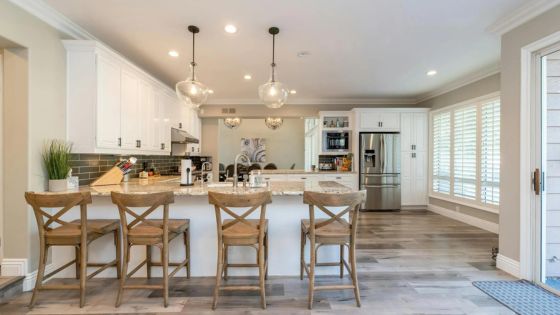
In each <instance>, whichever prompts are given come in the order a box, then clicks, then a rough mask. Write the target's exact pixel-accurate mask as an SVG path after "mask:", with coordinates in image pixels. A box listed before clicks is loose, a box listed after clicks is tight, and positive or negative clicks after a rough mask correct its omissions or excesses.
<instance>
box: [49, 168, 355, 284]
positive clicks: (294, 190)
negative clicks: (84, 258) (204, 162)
mask: <svg viewBox="0 0 560 315" xmlns="http://www.w3.org/2000/svg"><path fill="white" fill-rule="evenodd" d="M264 189H268V188H256V189H251V188H243V187H239V188H237V189H234V188H233V187H232V186H231V183H227V184H226V183H215V184H210V185H208V184H205V185H204V187H202V186H201V185H200V184H195V185H194V186H190V187H182V186H179V181H178V178H177V177H170V176H162V177H155V178H150V179H148V180H140V179H133V180H131V181H130V182H128V183H122V184H120V185H114V186H98V187H80V188H79V189H76V190H73V191H78V190H80V191H90V192H91V194H92V196H93V204H91V205H89V206H88V219H118V218H119V214H118V210H117V207H116V206H115V205H113V204H112V202H111V198H110V197H109V196H110V193H111V191H119V192H128V193H149V192H157V191H169V190H171V191H173V192H174V193H175V203H174V204H172V205H171V206H170V211H169V216H170V218H171V219H190V235H191V259H192V261H191V264H192V271H191V274H192V276H193V277H208V276H215V273H216V257H217V249H216V248H217V232H216V217H215V213H214V212H215V211H214V206H212V205H210V204H209V203H208V196H207V195H208V191H212V190H215V191H220V192H229V193H236V194H242V193H250V192H254V191H259V190H264ZM269 189H270V190H271V192H272V195H273V196H272V203H271V204H269V205H268V206H267V210H266V217H267V219H268V220H269V237H270V254H269V274H270V275H272V276H297V275H299V243H300V226H301V219H308V218H309V207H308V205H306V204H304V203H303V198H302V195H303V192H304V191H305V190H311V191H320V192H328V193H344V192H349V191H351V189H350V188H348V187H346V186H344V185H341V184H339V183H336V182H334V181H313V180H299V181H295V180H294V181H287V182H274V181H273V182H271V185H270V188H269ZM158 211H161V210H158ZM238 212H239V211H238ZM78 215H79V209H77V208H76V209H72V210H71V211H70V212H69V213H67V214H66V215H65V217H64V219H67V220H73V219H77V218H78ZM256 215H257V213H252V214H251V215H250V216H249V218H250V219H257V218H258V217H257V216H256ZM160 216H161V212H157V211H156V212H154V213H152V214H151V215H150V217H153V218H156V217H160ZM315 216H316V217H317V218H325V217H326V215H325V214H324V213H322V212H321V211H319V210H317V211H315ZM308 243H309V242H308ZM184 250H185V249H184V245H183V244H182V241H181V240H179V239H177V240H174V241H172V242H171V244H170V250H169V256H170V259H171V261H181V260H182V259H184ZM339 250H340V249H339V248H338V246H323V247H321V249H320V250H319V259H320V261H338V259H339V258H338V257H339ZM89 255H90V257H91V258H90V260H91V261H110V260H112V259H114V244H113V239H112V238H111V237H104V238H101V239H99V240H96V241H95V242H93V243H92V244H91V246H90V250H89ZM152 255H153V257H159V252H158V249H157V248H153V254H152ZM305 255H306V257H307V259H309V258H308V257H309V248H308V247H307V249H306V254H305ZM73 256H74V249H73V248H69V247H68V248H67V247H54V248H53V256H52V257H53V260H52V266H53V268H56V267H59V266H61V265H63V264H64V263H65V262H67V261H70V260H72V259H73ZM145 257H146V249H145V247H143V246H134V247H133V248H132V249H131V261H130V265H129V266H130V267H129V269H130V268H134V266H136V265H137V264H139V263H140V262H141V261H143V260H144V259H145ZM229 257H230V261H231V262H234V263H239V262H248V263H253V262H254V261H255V259H256V257H255V250H254V249H253V248H250V247H232V248H230V252H229ZM145 268H146V267H145V266H144V267H142V269H141V270H140V271H139V272H138V273H137V274H135V276H137V277H145V276H146V271H145V270H146V269H145ZM317 273H318V274H335V275H336V274H338V267H322V268H318V269H317ZM230 274H231V275H240V276H255V275H257V274H258V270H257V269H255V268H231V270H230ZM152 275H153V276H155V277H158V276H161V268H160V267H153V269H152ZM179 275H180V276H185V270H184V268H183V269H182V270H181V271H180V272H179ZM60 276H62V277H74V276H75V273H74V270H73V269H72V268H68V269H67V270H64V271H63V272H62V273H61V274H60ZM100 276H101V277H115V270H114V268H109V269H108V270H105V271H103V273H102V274H101V275H100Z"/></svg>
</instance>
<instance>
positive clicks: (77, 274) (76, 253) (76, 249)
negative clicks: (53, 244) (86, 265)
mask: <svg viewBox="0 0 560 315" xmlns="http://www.w3.org/2000/svg"><path fill="white" fill-rule="evenodd" d="M74 253H75V257H76V263H75V265H76V279H80V247H79V246H75V247H74Z"/></svg>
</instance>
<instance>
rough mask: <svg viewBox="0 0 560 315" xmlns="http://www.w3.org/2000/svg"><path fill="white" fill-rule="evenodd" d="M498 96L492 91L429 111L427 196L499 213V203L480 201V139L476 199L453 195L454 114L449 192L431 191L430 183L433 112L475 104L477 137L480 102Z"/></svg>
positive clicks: (431, 172) (479, 124)
mask: <svg viewBox="0 0 560 315" xmlns="http://www.w3.org/2000/svg"><path fill="white" fill-rule="evenodd" d="M499 97H500V92H494V93H490V94H486V95H483V96H480V97H476V98H473V99H469V100H466V101H463V102H460V103H457V104H453V105H449V106H445V107H442V108H438V109H435V110H432V111H430V117H429V126H428V128H429V152H428V153H429V154H428V155H429V158H428V163H429V164H428V183H429V184H430V185H429V192H428V196H429V197H430V198H435V199H440V200H443V201H447V202H453V203H456V204H460V205H463V206H467V207H471V208H475V209H478V210H482V211H487V212H491V213H496V214H497V213H499V212H500V206H499V205H491V204H486V203H483V202H481V201H480V174H479V173H480V157H479V155H480V141H478V139H477V159H476V169H477V171H476V179H477V195H476V200H471V199H467V198H461V197H457V196H454V194H453V189H454V188H455V180H454V178H455V177H454V176H453V173H454V164H455V154H454V150H455V141H454V136H455V135H454V132H455V131H454V130H455V127H454V126H455V124H454V123H455V122H454V117H453V116H454V115H453V114H451V130H450V131H451V132H450V133H451V135H450V136H451V147H450V150H451V152H450V156H451V161H450V162H451V163H450V169H449V171H450V175H451V180H450V188H449V194H443V193H438V192H434V191H433V185H432V181H433V147H434V143H433V139H434V137H433V116H434V115H435V114H438V113H441V112H446V111H450V112H452V113H453V111H455V110H456V109H460V108H462V107H468V106H472V105H473V104H476V105H477V138H479V136H480V132H481V131H482V123H481V119H480V118H481V117H480V114H481V113H480V106H479V105H480V104H481V103H485V102H488V101H491V100H493V99H496V98H499Z"/></svg>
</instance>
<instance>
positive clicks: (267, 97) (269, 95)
mask: <svg viewBox="0 0 560 315" xmlns="http://www.w3.org/2000/svg"><path fill="white" fill-rule="evenodd" d="M268 32H269V33H270V34H271V35H272V63H271V64H270V66H271V67H272V71H271V75H270V80H269V81H268V82H267V83H265V84H263V85H261V86H259V98H260V99H261V101H262V102H263V103H264V105H266V106H267V107H269V108H280V107H282V105H284V103H286V101H287V100H288V94H289V92H288V89H286V88H284V85H283V84H282V83H280V82H278V81H276V76H275V75H276V73H275V71H276V63H275V60H274V48H275V45H276V35H278V33H280V29H278V27H271V28H269V29H268Z"/></svg>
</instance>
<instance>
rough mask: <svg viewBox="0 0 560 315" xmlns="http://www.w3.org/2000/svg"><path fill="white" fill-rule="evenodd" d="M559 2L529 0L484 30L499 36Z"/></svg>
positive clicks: (556, 0)
mask: <svg viewBox="0 0 560 315" xmlns="http://www.w3.org/2000/svg"><path fill="white" fill-rule="evenodd" d="M559 4H560V0H533V1H529V2H527V3H525V4H523V5H521V6H519V7H518V8H517V9H515V10H513V11H512V12H510V13H509V14H508V15H506V16H503V17H501V18H500V19H498V20H497V21H496V22H494V23H493V24H492V25H490V26H488V27H487V28H486V31H487V32H489V33H492V34H494V35H499V36H501V35H503V34H505V33H507V32H509V31H511V30H512V29H514V28H516V27H518V26H520V25H522V24H525V22H527V21H529V20H531V19H533V18H535V17H537V16H539V15H541V14H543V13H544V12H546V11H548V10H550V9H552V8H553V7H555V6H557V5H559Z"/></svg>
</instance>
